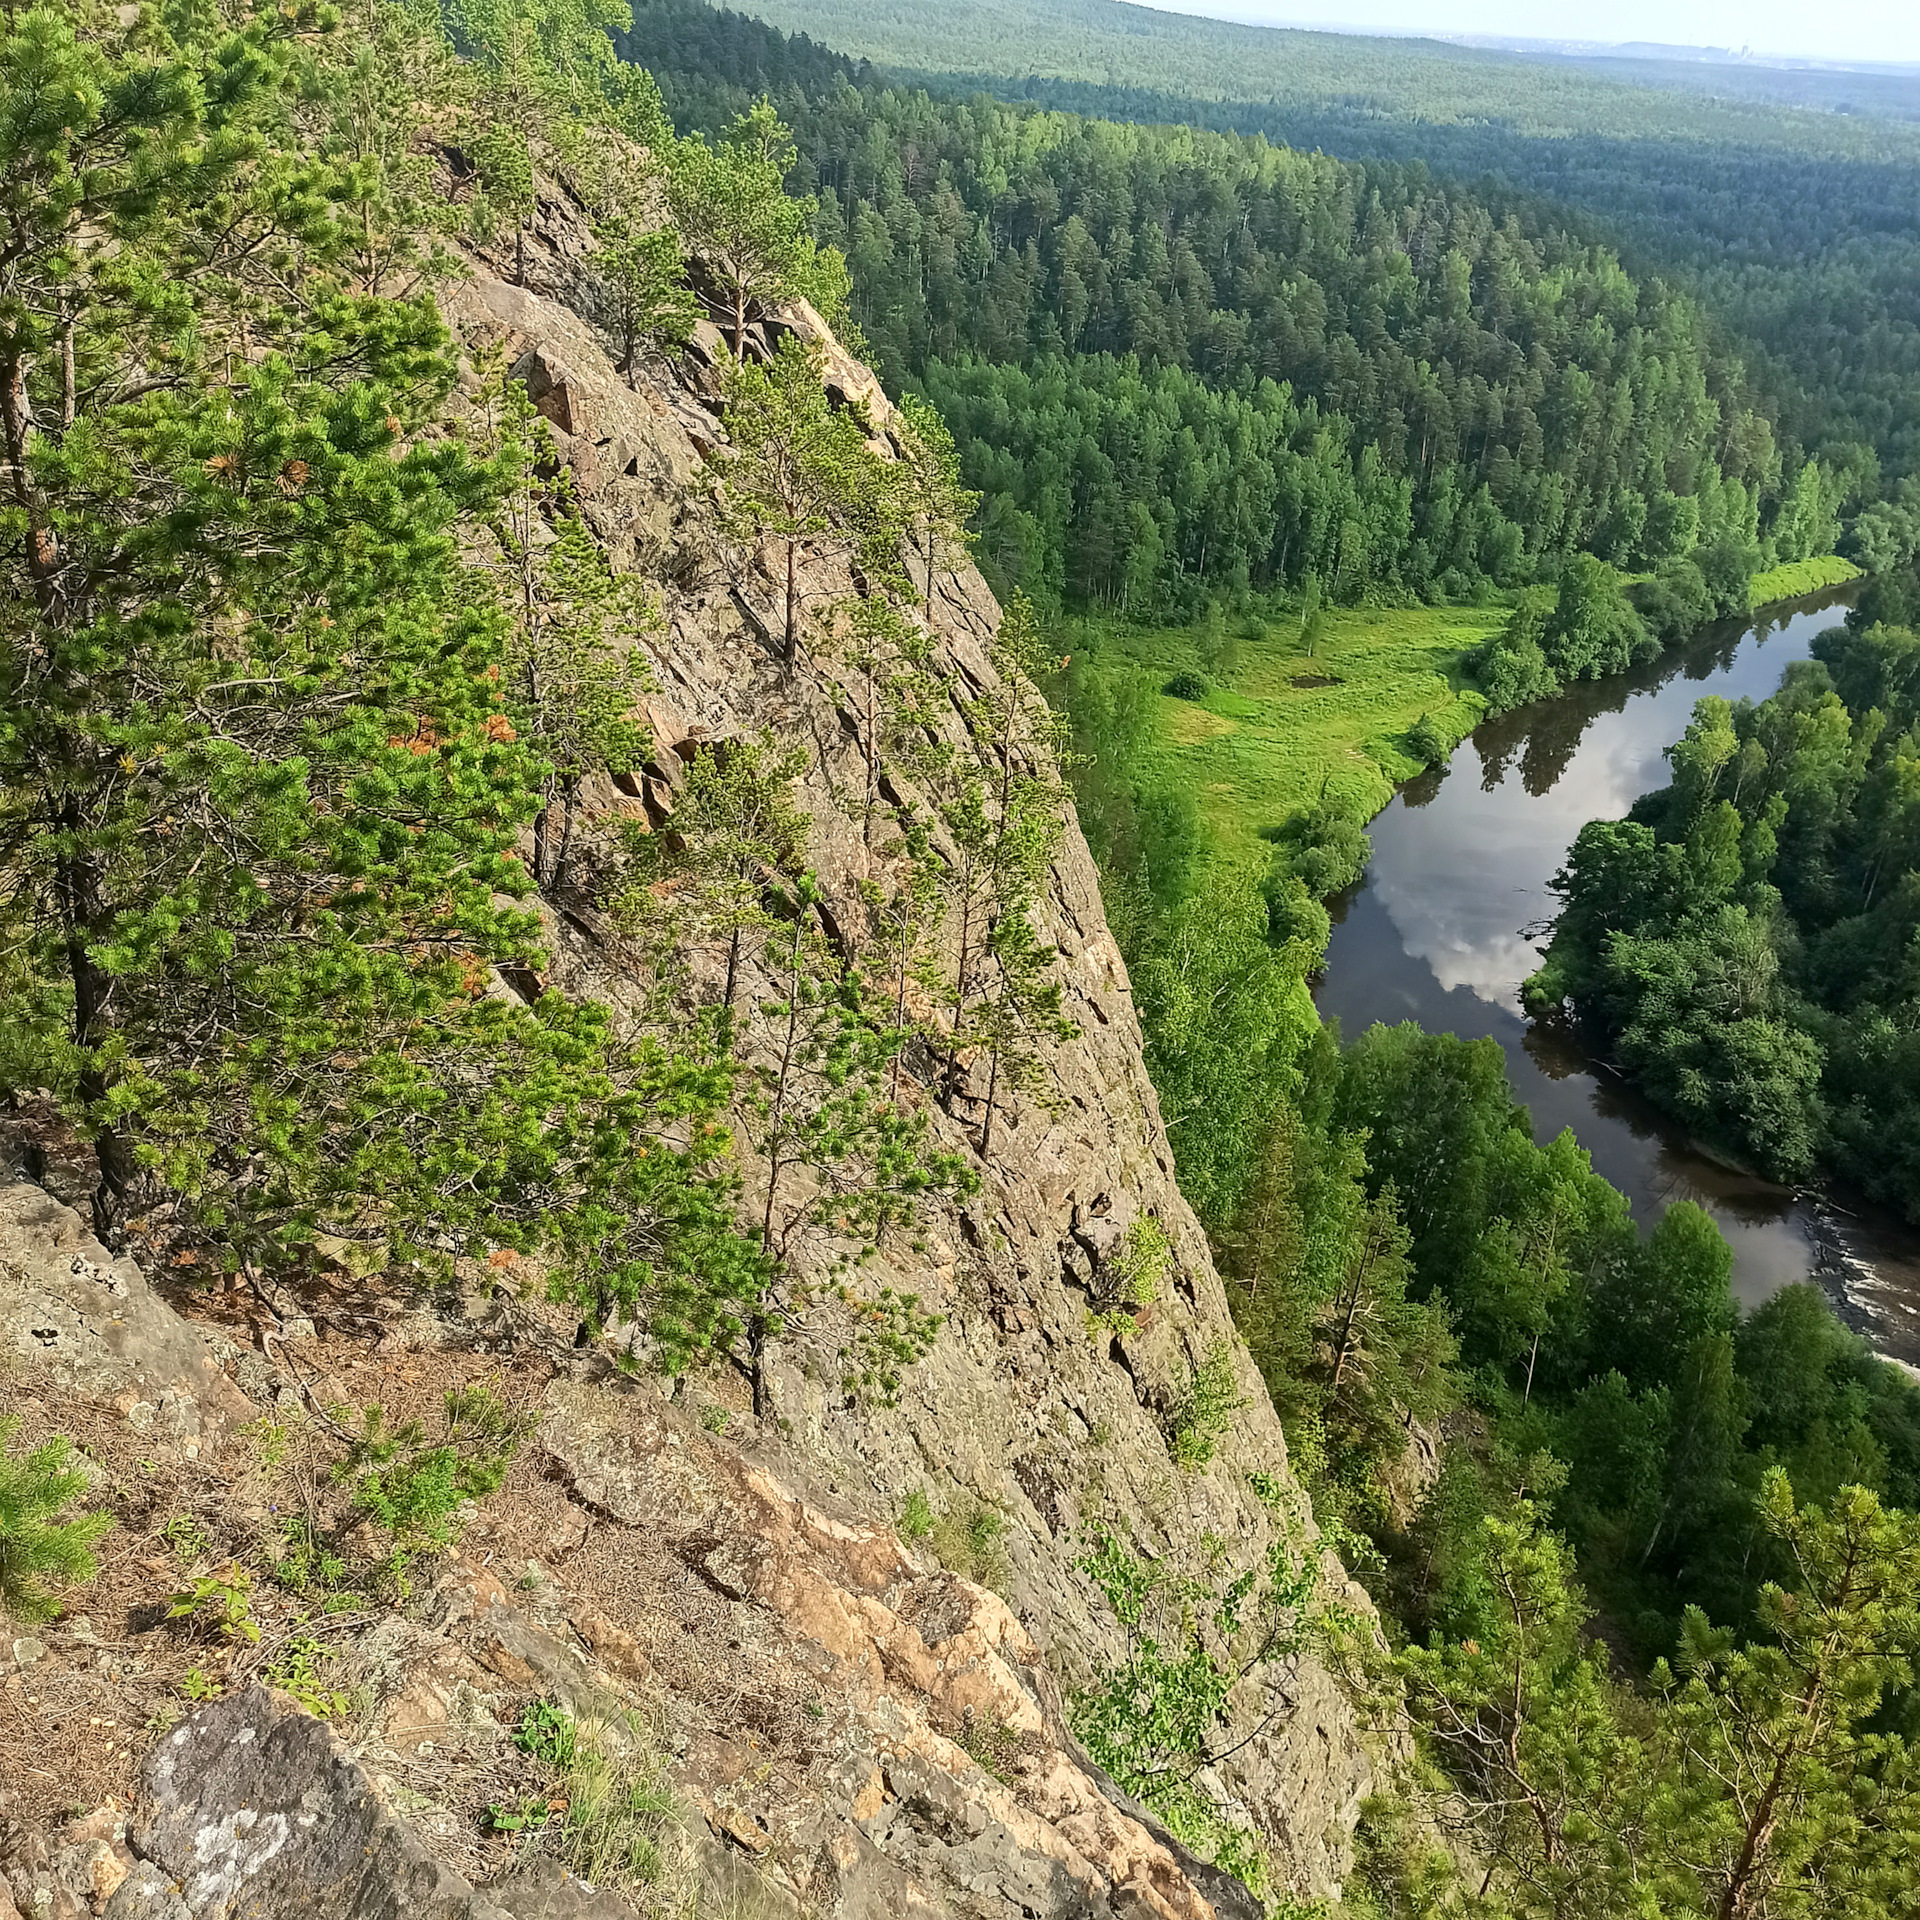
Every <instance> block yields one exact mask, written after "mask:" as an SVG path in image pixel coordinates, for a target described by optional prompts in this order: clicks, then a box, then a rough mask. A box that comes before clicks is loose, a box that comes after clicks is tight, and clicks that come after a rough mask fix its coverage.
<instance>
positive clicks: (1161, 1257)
mask: <svg viewBox="0 0 1920 1920" xmlns="http://www.w3.org/2000/svg"><path fill="white" fill-rule="evenodd" d="M1172 1253H1173V1242H1172V1241H1170V1240H1169V1239H1168V1238H1167V1230H1166V1228H1165V1227H1163V1226H1162V1225H1161V1224H1160V1222H1159V1221H1158V1220H1156V1219H1155V1218H1154V1216H1153V1215H1152V1214H1150V1213H1143V1214H1140V1215H1138V1216H1137V1217H1136V1218H1135V1219H1134V1220H1132V1221H1131V1222H1129V1224H1128V1226H1127V1230H1126V1232H1125V1233H1123V1234H1122V1235H1121V1236H1120V1244H1119V1245H1118V1246H1116V1247H1115V1248H1114V1250H1113V1251H1112V1252H1111V1253H1110V1254H1108V1255H1107V1257H1106V1259H1105V1260H1104V1261H1103V1262H1102V1263H1101V1268H1100V1273H1099V1276H1098V1278H1097V1280H1096V1282H1095V1292H1094V1300H1095V1304H1096V1311H1095V1314H1094V1318H1095V1319H1096V1320H1098V1321H1099V1322H1100V1324H1101V1325H1102V1326H1105V1327H1110V1328H1112V1329H1113V1330H1114V1331H1116V1332H1119V1331H1121V1330H1123V1329H1124V1328H1126V1327H1129V1326H1131V1325H1132V1324H1133V1317H1134V1315H1135V1314H1137V1313H1139V1312H1141V1311H1142V1310H1143V1309H1144V1308H1147V1307H1150V1306H1152V1305H1153V1303H1154V1301H1156V1300H1157V1299H1158V1298H1159V1297H1160V1285H1161V1282H1162V1281H1163V1280H1165V1279H1166V1277H1167V1263H1168V1261H1169V1259H1170V1258H1171V1257H1172Z"/></svg>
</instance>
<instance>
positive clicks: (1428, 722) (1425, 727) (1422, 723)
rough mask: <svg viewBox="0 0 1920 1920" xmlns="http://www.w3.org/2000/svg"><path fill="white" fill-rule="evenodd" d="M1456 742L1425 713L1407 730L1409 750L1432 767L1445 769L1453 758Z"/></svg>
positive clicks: (1438, 723)
mask: <svg viewBox="0 0 1920 1920" xmlns="http://www.w3.org/2000/svg"><path fill="white" fill-rule="evenodd" d="M1454 745H1455V742H1454V740H1453V737H1452V736H1451V735H1450V734H1449V733H1448V732H1447V730H1446V728H1445V727H1443V726H1442V725H1441V724H1440V722H1439V721H1438V720H1436V719H1435V718H1434V717H1433V715H1432V714H1430V713H1423V714H1422V715H1421V716H1420V718H1419V719H1418V720H1416V721H1415V722H1414V723H1413V725H1412V726H1410V727H1409V728H1408V729H1407V750H1408V751H1409V752H1410V753H1411V754H1412V755H1413V756H1414V758H1415V759H1417V760H1423V761H1425V762H1426V764H1427V765H1428V766H1430V767H1444V766H1445V765H1446V764H1447V762H1448V761H1449V760H1451V759H1452V758H1453V749H1454Z"/></svg>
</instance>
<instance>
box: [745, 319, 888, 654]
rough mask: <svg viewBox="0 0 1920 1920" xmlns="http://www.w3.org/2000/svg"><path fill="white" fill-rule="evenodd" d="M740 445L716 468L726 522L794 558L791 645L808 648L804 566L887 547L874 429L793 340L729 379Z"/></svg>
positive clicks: (809, 349) (817, 355)
mask: <svg viewBox="0 0 1920 1920" xmlns="http://www.w3.org/2000/svg"><path fill="white" fill-rule="evenodd" d="M722 387H723V392H724V395H725V399H726V424H727V433H728V436H729V439H730V442H731V444H730V445H729V446H728V448H727V449H726V450H725V451H724V452H723V453H721V454H719V455H717V456H716V457H715V459H714V461H713V462H712V465H713V469H714V474H715V478H716V480H717V482H718V483H719V486H720V489H721V493H720V504H721V512H722V516H723V521H724V524H725V525H726V527H727V529H728V531H729V532H730V533H731V534H732V536H733V537H734V538H735V539H736V540H738V541H740V542H741V543H743V544H746V543H751V542H757V541H759V540H762V539H768V538H770V539H773V540H776V541H778V542H780V544H781V546H782V548H783V549H784V551H785V556H786V569H785V573H786V584H785V610H786V611H785V643H786V654H787V658H788V659H789V660H791V659H793V658H794V657H795V656H796V654H797V653H798V650H799V645H800V621H801V614H802V606H803V601H804V597H805V596H804V591H803V588H802V586H801V583H800V579H799V569H800V566H801V564H802V562H803V560H805V559H807V558H810V557H812V558H818V557H821V556H824V555H826V554H829V553H836V552H837V553H843V554H844V553H851V552H854V551H856V550H859V549H861V548H863V547H868V548H877V549H882V550H884V547H885V544H886V542H885V536H884V532H883V531H882V529H883V527H884V526H885V523H886V517H885V514H884V512H883V509H882V501H883V498H884V494H883V476H882V474H881V472H880V467H881V463H880V461H879V460H878V458H877V457H876V456H875V455H874V453H873V452H872V450H871V449H870V448H869V447H868V445H867V434H866V429H865V428H864V426H863V425H862V424H861V422H860V421H859V420H858V419H857V418H856V417H855V416H854V414H853V411H852V410H851V409H850V408H846V407H836V406H834V405H833V403H832V401H831V400H830V399H829V398H828V396H827V391H826V386H825V360H824V356H823V355H822V353H821V351H820V349H819V348H818V347H815V346H810V345H808V344H806V343H804V342H802V341H800V340H798V339H796V338H794V337H792V336H789V337H788V338H786V339H784V340H782V341H781V343H780V350H779V352H778V353H776V354H775V355H774V357H773V360H772V361H771V363H770V364H768V365H766V366H761V365H758V364H756V363H753V362H747V361H735V362H734V363H733V364H732V365H730V366H728V367H727V368H726V369H725V370H724V371H723V374H722Z"/></svg>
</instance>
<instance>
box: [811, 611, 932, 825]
mask: <svg viewBox="0 0 1920 1920" xmlns="http://www.w3.org/2000/svg"><path fill="white" fill-rule="evenodd" d="M834 614H835V618H834V619H833V621H832V623H831V627H830V630H829V638H828V640H827V642H826V644H825V646H824V647H823V649H822V651H825V652H828V653H832V654H837V655H838V656H839V657H840V658H842V659H844V660H845V661H846V663H847V665H848V666H850V667H851V668H853V670H854V672H855V673H856V674H857V675H858V676H859V680H858V683H857V689H856V721H857V724H858V726H859V729H860V757H861V760H862V762H863V764H864V768H865V783H864V791H863V793H862V796H861V802H860V838H861V843H862V845H864V846H866V847H868V848H871V847H872V845H873V834H874V825H875V822H876V820H877V818H878V815H879V811H880V768H881V764H882V761H883V760H885V759H888V758H892V757H894V755H895V754H896V753H899V752H904V753H905V754H906V755H907V757H909V758H916V759H917V758H918V757H919V756H918V755H917V754H915V752H914V743H915V741H916V739H917V737H918V736H919V735H921V734H923V733H924V732H925V731H926V730H927V729H929V728H930V727H931V726H932V724H933V722H934V718H935V711H936V708H935V703H936V700H937V698H938V694H939V683H938V681H937V679H936V678H935V676H934V673H933V671H932V666H931V662H932V657H933V648H932V642H931V640H930V638H929V636H928V634H927V631H926V629H925V628H924V627H922V626H919V625H918V624H917V623H916V622H914V621H912V620H910V619H908V618H907V616H906V615H905V614H903V613H902V612H901V610H900V609H899V607H897V606H896V605H895V604H894V602H893V598H892V596H891V595H890V594H888V593H886V592H885V591H884V590H883V591H879V592H868V593H864V594H856V595H853V596H852V597H850V598H849V599H847V600H844V601H842V602H841V603H840V605H839V606H838V607H837V608H835V609H834Z"/></svg>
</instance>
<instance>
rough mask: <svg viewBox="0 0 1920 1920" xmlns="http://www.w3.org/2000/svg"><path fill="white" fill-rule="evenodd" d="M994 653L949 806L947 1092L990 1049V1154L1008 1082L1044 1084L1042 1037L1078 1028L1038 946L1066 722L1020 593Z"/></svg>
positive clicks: (972, 712) (1061, 814)
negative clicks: (971, 1060)
mask: <svg viewBox="0 0 1920 1920" xmlns="http://www.w3.org/2000/svg"><path fill="white" fill-rule="evenodd" d="M989 658H990V661H991V664H992V666H993V668H994V673H995V679H994V681H993V683H992V684H991V685H990V686H989V687H987V688H986V689H985V690H984V691H983V692H982V693H981V694H980V695H978V696H977V697H976V698H974V699H972V700H969V701H967V702H966V703H965V713H966V719H967V726H968V732H969V734H970V736H971V739H972V744H973V757H972V758H971V760H966V761H961V762H957V763H956V764H955V768H954V770H953V771H952V772H951V773H950V775H949V777H948V780H947V783H946V784H947V797H946V800H945V803H944V805H943V807H942V818H943V820H944V823H945V825H946V828H947V832H948V834H949V836H950V838H951V839H952V841H953V844H954V847H955V850H956V859H955V867H954V874H953V894H954V918H955V921H956V954H955V962H954V972H953V992H952V1000H951V1005H950V1010H949V1023H950V1024H949V1034H948V1043H947V1070H946V1087H945V1101H946V1106H947V1111H948V1112H949V1113H951V1112H952V1111H953V1104H954V1101H955V1099H956V1098H957V1096H958V1093H959V1085H960V1056H961V1054H962V1053H963V1052H964V1051H967V1050H970V1049H972V1048H976V1047H978V1048H983V1049H984V1050H985V1051H986V1053H987V1056H988V1071H987V1093H986V1101H985V1110H984V1116H983V1120H982V1125H981V1152H982V1153H983V1154H986V1153H989V1152H991V1150H992V1142H993V1124H994V1116H995V1113H996V1111H997V1108H998V1102H999V1097H1000V1092H1001V1086H1002V1082H1003V1080H1004V1081H1007V1082H1010V1083H1011V1084H1012V1085H1014V1086H1016V1087H1020V1088H1024V1089H1031V1088H1033V1087H1036V1086H1038V1085H1039V1084H1041V1083H1042V1079H1043V1063H1042V1053H1041V1049H1042V1048H1043V1046H1045V1045H1046V1044H1047V1043H1049V1042H1057V1041H1062V1040H1066V1039H1070V1038H1072V1036H1073V1034H1074V1033H1075V1032H1076V1031H1077V1029H1076V1028H1075V1027H1074V1026H1073V1023H1072V1022H1071V1021H1069V1020H1067V1019H1066V1018H1065V1016H1064V1015H1063V1014H1062V1013H1061V1010H1060V988H1059V984H1058V981H1057V978H1056V977H1055V973H1054V967H1055V962H1056V961H1057V959H1058V955H1057V953H1056V952H1055V950H1054V949H1052V948H1048V947H1044V946H1043V945H1042V944H1041V943H1040V941H1039V939H1038V937H1037V935H1036V934H1035V932H1034V929H1033V925H1032V920H1031V917H1030V916H1031V914H1032V912H1033V910H1034V908H1035V906H1036V905H1037V903H1038V893H1039V888H1040V886H1041V884H1042V882H1043V880H1044V879H1045V876H1046V874H1047V872H1048V869H1049V864H1050V862H1051V860H1052V857H1053V853H1054V850H1055V849H1056V848H1057V847H1058V845H1059V843H1060V837H1061V835H1062V833H1063V832H1064V831H1065V828H1066V807H1067V790H1066V783H1065V781H1064V779H1063V778H1062V776H1061V772H1060V766H1061V761H1062V758H1063V757H1064V756H1065V754H1066V750H1067V749H1066V741H1065V736H1064V734H1063V732H1062V729H1061V725H1060V722H1059V721H1058V719H1057V718H1056V716H1055V715H1054V714H1053V712H1052V710H1051V709H1050V708H1049V707H1048V705H1047V703H1046V700H1045V697H1044V696H1043V695H1042V694H1041V693H1040V691H1039V688H1038V687H1037V686H1036V685H1035V684H1034V676H1035V675H1036V674H1037V673H1039V672H1041V671H1043V670H1044V667H1045V664H1046V662H1045V659H1044V656H1043V653H1042V636H1041V630H1040V623H1039V619H1038V616H1037V615H1036V613H1035V612H1034V608H1033V604H1032V602H1031V601H1029V600H1028V599H1027V598H1026V596H1025V595H1024V594H1020V593H1016V594H1014V595H1013V596H1012V598H1011V599H1010V600H1009V601H1008V602H1007V606H1006V609H1005V612H1004V614H1003V616H1002V619H1001V623H1000V631H999V633H998V634H997V636H996V637H995V640H994V642H993V645H992V647H991V648H990V649H989Z"/></svg>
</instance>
